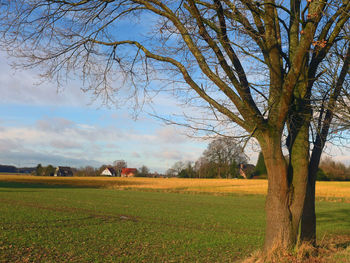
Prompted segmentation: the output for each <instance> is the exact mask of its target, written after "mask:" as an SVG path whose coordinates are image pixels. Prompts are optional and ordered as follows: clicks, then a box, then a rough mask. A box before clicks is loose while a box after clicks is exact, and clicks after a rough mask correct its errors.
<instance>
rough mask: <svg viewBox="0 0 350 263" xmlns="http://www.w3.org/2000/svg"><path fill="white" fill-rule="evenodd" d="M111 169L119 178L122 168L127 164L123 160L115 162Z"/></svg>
mask: <svg viewBox="0 0 350 263" xmlns="http://www.w3.org/2000/svg"><path fill="white" fill-rule="evenodd" d="M113 167H114V169H115V171H116V173H117V176H120V175H121V173H122V169H123V168H127V167H128V164H127V163H126V161H124V160H116V161H114V162H113Z"/></svg>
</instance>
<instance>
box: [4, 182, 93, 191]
mask: <svg viewBox="0 0 350 263" xmlns="http://www.w3.org/2000/svg"><path fill="white" fill-rule="evenodd" d="M0 188H17V189H18V188H23V189H40V188H41V189H45V188H49V189H53V188H60V189H62V188H69V189H72V188H91V187H89V186H77V185H68V184H45V183H29V182H28V183H26V182H1V181H0ZM16 191H18V190H16ZM0 192H13V191H11V190H3V189H0ZM21 192H34V191H29V190H23V191H22V190H21Z"/></svg>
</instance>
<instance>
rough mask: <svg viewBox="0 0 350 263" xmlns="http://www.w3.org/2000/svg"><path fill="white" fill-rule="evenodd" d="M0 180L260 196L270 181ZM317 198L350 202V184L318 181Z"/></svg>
mask: <svg viewBox="0 0 350 263" xmlns="http://www.w3.org/2000/svg"><path fill="white" fill-rule="evenodd" d="M0 181H3V182H22V183H33V184H49V185H66V186H67V185H69V186H74V187H93V188H106V189H119V190H122V189H139V190H142V189H143V190H155V191H165V192H194V193H211V194H230V193H237V194H261V195H265V194H266V192H267V180H244V179H181V178H120V177H69V178H68V177H38V176H28V175H12V174H0ZM316 196H317V198H318V199H321V200H330V201H347V202H350V182H317V184H316Z"/></svg>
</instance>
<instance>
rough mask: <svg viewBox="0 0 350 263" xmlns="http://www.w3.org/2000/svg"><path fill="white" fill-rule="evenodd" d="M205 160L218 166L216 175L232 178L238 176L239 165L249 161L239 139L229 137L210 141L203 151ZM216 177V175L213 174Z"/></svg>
mask: <svg viewBox="0 0 350 263" xmlns="http://www.w3.org/2000/svg"><path fill="white" fill-rule="evenodd" d="M203 158H204V159H203V160H206V162H207V163H211V166H216V176H215V177H224V178H232V177H237V176H238V172H237V167H238V165H239V164H241V163H246V162H247V156H246V155H245V154H244V151H243V148H242V146H241V145H240V144H239V142H238V141H237V140H235V139H234V138H229V137H221V138H217V139H215V140H213V141H212V142H210V143H209V145H208V148H207V149H206V150H205V151H204V152H203ZM213 177H214V176H213Z"/></svg>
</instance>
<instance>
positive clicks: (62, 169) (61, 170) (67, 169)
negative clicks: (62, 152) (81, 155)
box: [54, 166, 73, 176]
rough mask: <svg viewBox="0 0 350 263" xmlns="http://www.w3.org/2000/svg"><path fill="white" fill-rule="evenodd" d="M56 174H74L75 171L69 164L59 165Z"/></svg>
mask: <svg viewBox="0 0 350 263" xmlns="http://www.w3.org/2000/svg"><path fill="white" fill-rule="evenodd" d="M54 176H73V171H72V169H71V168H70V167H68V166H58V167H57V168H56V171H55V173H54Z"/></svg>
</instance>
